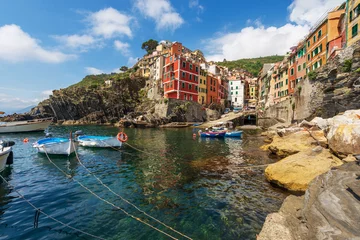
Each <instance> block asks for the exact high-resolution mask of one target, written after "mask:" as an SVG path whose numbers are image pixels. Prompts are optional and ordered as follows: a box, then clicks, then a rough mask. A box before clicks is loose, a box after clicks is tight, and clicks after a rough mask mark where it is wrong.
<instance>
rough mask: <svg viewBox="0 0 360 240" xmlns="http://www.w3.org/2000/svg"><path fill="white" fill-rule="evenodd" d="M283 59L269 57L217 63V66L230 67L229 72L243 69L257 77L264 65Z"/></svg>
mask: <svg viewBox="0 0 360 240" xmlns="http://www.w3.org/2000/svg"><path fill="white" fill-rule="evenodd" d="M283 59H284V56H277V55H275V56H268V57H259V58H248V59H239V60H235V61H223V62H217V64H218V65H220V66H225V67H228V68H229V70H233V69H236V68H241V69H244V70H246V71H248V72H250V73H251V74H252V75H253V76H257V75H258V73H259V71H260V69H261V68H262V66H263V64H264V63H276V62H280V61H282V60H283Z"/></svg>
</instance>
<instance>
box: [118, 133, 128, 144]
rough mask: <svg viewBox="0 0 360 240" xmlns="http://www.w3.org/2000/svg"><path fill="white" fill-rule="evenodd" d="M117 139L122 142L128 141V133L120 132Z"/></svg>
mask: <svg viewBox="0 0 360 240" xmlns="http://www.w3.org/2000/svg"><path fill="white" fill-rule="evenodd" d="M117 140H119V141H120V142H126V141H127V140H128V136H127V135H126V133H123V132H119V133H118V135H117Z"/></svg>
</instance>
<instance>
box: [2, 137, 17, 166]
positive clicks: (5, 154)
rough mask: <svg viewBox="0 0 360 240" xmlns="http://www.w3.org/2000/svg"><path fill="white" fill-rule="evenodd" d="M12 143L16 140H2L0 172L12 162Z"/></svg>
mask: <svg viewBox="0 0 360 240" xmlns="http://www.w3.org/2000/svg"><path fill="white" fill-rule="evenodd" d="M12 145H14V142H12V143H10V142H2V141H0V172H2V171H3V170H4V168H5V166H6V164H12V147H11V146H12ZM10 158H11V159H10Z"/></svg>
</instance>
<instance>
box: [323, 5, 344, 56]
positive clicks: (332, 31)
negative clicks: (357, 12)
mask: <svg viewBox="0 0 360 240" xmlns="http://www.w3.org/2000/svg"><path fill="white" fill-rule="evenodd" d="M345 36H346V27H345V3H344V4H342V5H341V6H340V7H339V8H338V10H336V11H332V12H329V14H328V36H327V41H328V47H327V58H329V57H331V56H334V55H336V54H337V52H338V50H341V49H342V48H343V47H345V44H346V42H345V40H346V37H345Z"/></svg>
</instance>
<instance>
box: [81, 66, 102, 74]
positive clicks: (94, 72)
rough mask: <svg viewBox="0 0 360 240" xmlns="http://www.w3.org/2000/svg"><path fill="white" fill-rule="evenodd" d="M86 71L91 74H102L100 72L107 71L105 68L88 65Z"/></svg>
mask: <svg viewBox="0 0 360 240" xmlns="http://www.w3.org/2000/svg"><path fill="white" fill-rule="evenodd" d="M85 71H86V73H87V74H90V75H100V74H103V73H105V72H104V71H103V70H101V69H98V68H94V67H86V68H85Z"/></svg>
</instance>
